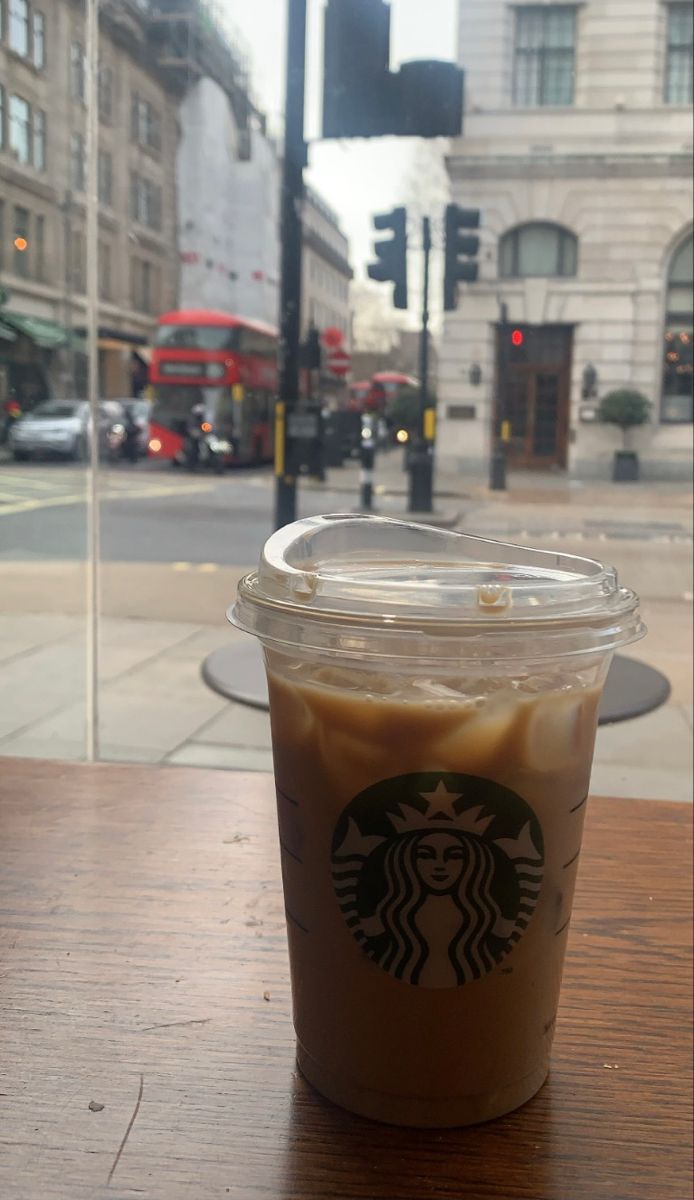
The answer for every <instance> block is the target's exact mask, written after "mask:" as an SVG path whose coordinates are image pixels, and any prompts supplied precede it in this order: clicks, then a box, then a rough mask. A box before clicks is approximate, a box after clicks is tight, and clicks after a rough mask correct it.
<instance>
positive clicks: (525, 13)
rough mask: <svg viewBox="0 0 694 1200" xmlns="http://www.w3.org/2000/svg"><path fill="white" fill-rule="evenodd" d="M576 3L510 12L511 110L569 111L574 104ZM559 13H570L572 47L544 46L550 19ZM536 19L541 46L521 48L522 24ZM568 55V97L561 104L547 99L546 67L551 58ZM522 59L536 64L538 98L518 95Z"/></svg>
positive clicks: (524, 6) (528, 6)
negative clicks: (511, 38) (511, 25)
mask: <svg viewBox="0 0 694 1200" xmlns="http://www.w3.org/2000/svg"><path fill="white" fill-rule="evenodd" d="M578 7H579V5H578V3H566V4H545V5H543V4H522V5H518V6H514V8H513V9H512V13H513V17H512V19H513V22H514V28H513V42H512V52H513V70H512V78H511V102H512V105H513V107H514V108H525V109H534V108H562V109H563V108H572V107H573V105H574V104H575V101H576V59H577V49H578ZM558 12H567V13H570V14H571V16H572V18H573V29H572V41H571V47H570V48H569V47H561V46H548V45H546V37H547V28H548V25H549V18H550V17H551V16H553V15H554V14H555V13H558ZM531 16H535V17H538V18H540V20H541V23H542V31H541V33H542V40H541V45H539V46H537V47H531V46H528V47H523V46H521V45H520V44H519V43H520V33H521V22H522V21H523V19H525V18H530V17H531ZM569 54H570V56H571V69H570V79H571V89H570V91H571V95H570V99H568V100H566V101H563V102H560V101H557V100H552V99H549V100H548V99H546V98H545V93H546V88H547V75H548V70H547V64H548V62H549V61H551V57H552V56H557V55H562V56H564V57H566V56H568V55H569ZM521 58H526V59H528V60H530V59H535V60H536V61H537V95H535V96H534V97H533V99H532V100H525V99H521V98H520V95H519V86H520V85H519V74H520V72H519V65H520V61H521Z"/></svg>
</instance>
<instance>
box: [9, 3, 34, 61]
mask: <svg viewBox="0 0 694 1200" xmlns="http://www.w3.org/2000/svg"><path fill="white" fill-rule="evenodd" d="M8 5H9V14H8V15H9V22H8V24H9V42H10V50H14V51H15V53H16V54H21V55H22V58H28V56H29V4H28V0H8Z"/></svg>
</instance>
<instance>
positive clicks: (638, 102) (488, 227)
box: [439, 0, 694, 478]
mask: <svg viewBox="0 0 694 1200" xmlns="http://www.w3.org/2000/svg"><path fill="white" fill-rule="evenodd" d="M459 61H460V63H461V65H462V66H463V67H464V68H465V71H466V118H465V132H464V137H463V138H461V139H459V140H457V141H454V142H452V143H451V150H450V156H449V158H448V162H447V166H448V172H449V176H450V180H451V191H452V199H453V200H454V201H455V202H456V203H458V204H460V205H461V206H463V207H466V208H478V209H479V210H480V213H481V230H480V238H481V243H482V244H481V249H480V270H479V280H478V282H477V283H476V284H472V285H467V284H465V285H461V287H460V290H459V304H458V308H457V310H456V311H455V312H453V313H451V314H448V315H447V318H446V322H445V329H444V335H443V340H442V351H441V361H440V365H439V409H440V426H439V428H440V438H439V442H440V453H441V454H442V455H446V456H448V457H449V458H450V459H453V460H456V461H458V462H460V463H464V464H466V465H469V466H473V465H474V466H477V467H479V466H480V465H481V464H483V463H485V462H486V461H487V459H488V457H489V453H490V443H491V441H492V438H493V437H494V436H495V435H496V434H497V433H498V432H499V430H500V426H501V422H502V420H506V421H508V422H510V434H511V441H510V446H509V453H510V456H511V460H512V462H514V463H515V464H516V465H518V466H526V467H548V468H554V469H559V470H563V469H568V470H570V471H571V472H573V473H575V474H577V475H583V476H586V477H589V476H606V475H607V474H608V472H609V464H610V462H611V458H612V454H613V451H614V449H615V448H618V447H619V446H620V445H621V434H620V432H619V430H617V429H613V428H612V427H608V426H603V425H600V424H598V423H596V419H595V417H596V408H597V404H598V402H599V399H600V397H601V396H603V395H604V394H605V393H607V392H608V391H610V390H611V389H614V388H617V387H622V386H626V387H630V388H633V389H636V390H638V391H640V392H642V393H643V394H644V395H645V396H646V397H647V398H648V399H649V400H650V401H651V403H652V406H653V408H652V421H651V423H650V424H649V425H647V426H645V427H643V428H642V429H640V430H639V431H638V432H637V433H636V436H635V440H634V446H635V448H637V449H638V450H639V452H640V456H641V461H642V468H643V473H644V475H647V476H651V477H653V478H658V477H663V478H667V477H675V476H684V475H688V474H689V473H690V471H691V463H692V392H691V387H692V278H693V276H694V271H693V270H692V5H691V3H679V2H677V3H663V2H661V0H585V2H584V3H543V2H539V3H538V2H537V0H536V2H535V3H534V4H532V5H526V4H524V3H517V2H516V0H460V43H459Z"/></svg>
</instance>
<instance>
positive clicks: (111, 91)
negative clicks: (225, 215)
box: [0, 0, 178, 401]
mask: <svg viewBox="0 0 694 1200" xmlns="http://www.w3.org/2000/svg"><path fill="white" fill-rule="evenodd" d="M1 4H2V16H3V20H2V21H1V22H0V287H2V289H3V293H4V296H5V299H4V303H3V306H2V308H0V314H4V316H3V325H4V327H5V329H6V330H7V329H9V330H10V334H7V335H6V336H5V338H4V339H3V341H2V342H0V345H3V346H4V351H3V352H0V358H1V359H3V362H4V367H3V371H2V373H1V374H2V380H1V381H0V387H1V388H3V389H4V390H5V392H7V391H8V390H10V389H12V390H14V391H17V393H18V395H19V399H20V401H21V399H22V396H21V394H20V393H21V392H22V391H23V389H25V388H27V389H28V394H27V399H28V400H31V399H34V398H36V397H35V396H34V395H32V394H31V393H32V392H35V390H36V388H39V389H40V388H41V387H43V386H44V385H43V384H42V383H40V382H39V381H38V376H36V374H35V369H36V368H41V370H40V371H39V375H40V374H41V373H42V372H44V371H46V372H47V373H48V375H49V377H50V390H51V391H53V392H54V393H57V394H69V393H72V392H77V393H78V394H79V393H81V392H83V389H84V355H83V354H80V353H79V347H80V346H83V345H84V343H83V340H82V339H83V336H84V332H85V327H86V323H87V322H86V300H85V285H86V268H87V262H86V258H87V251H86V240H85V190H86V187H87V183H88V163H87V158H86V100H87V79H88V71H87V62H86V56H85V22H84V12H83V8H82V6H81V5H80V4H78V3H76V2H73V0H1ZM98 93H99V145H98V160H97V163H96V164H95V170H96V174H97V181H98V194H99V226H98V242H99V246H98V250H99V255H98V273H99V295H100V303H99V314H98V325H99V366H100V386H101V389H102V394H104V395H129V394H131V392H132V390H133V380H134V377H136V376H137V375H138V374H139V375H141V369H142V363H141V361H140V360H139V359H138V358H137V353H138V350H139V349H140V348H141V347H142V346H144V345H145V344H146V343H147V342H148V341H149V340H150V334H151V330H152V327H153V320H154V317H155V316H156V314H157V313H159V312H161V311H162V309H163V308H167V307H171V305H172V304H173V302H174V299H175V296H176V289H177V270H178V265H177V258H176V255H175V253H174V247H175V244H176V189H175V160H176V146H177V141H178V121H177V101H176V97H175V96H174V94H173V93H172V91H171V90H170V88H169V87H168V85H167V83H166V80H165V79H164V78H163V76H162V75H161V73H160V72H159V70H158V68H157V64H156V61H155V60H154V59H153V57H152V55H151V53H150V51H149V48H148V37H147V25H146V19H145V15H144V13H143V10H142V8H141V7H140V6H139V5H137V4H136V3H135V2H134V0H133V2H132V3H131V0H106V3H104V4H103V5H102V6H101V8H100V29H99V81H98ZM12 332H14V333H15V335H16V338H15V341H14V342H12V340H11V336H10V335H11V333H12ZM80 363H81V369H80ZM10 376H11V377H12V379H13V380H14V382H13V383H12V382H11V380H10ZM32 381H33V382H32Z"/></svg>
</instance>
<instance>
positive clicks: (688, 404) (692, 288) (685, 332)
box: [660, 237, 694, 424]
mask: <svg viewBox="0 0 694 1200" xmlns="http://www.w3.org/2000/svg"><path fill="white" fill-rule="evenodd" d="M693 347H694V239H693V238H692V237H689V238H687V240H686V241H685V242H684V244H683V245H682V246H680V247H679V249H677V250H676V251H675V253H674V255H673V257H672V261H671V264H670V270H669V273H668V292H667V316H666V319H665V338H664V347H663V396H662V402H661V408H660V419H661V421H663V422H666V423H669V424H682V423H688V422H690V421H691V420H692V391H693V382H694V373H693V372H694V359H693V357H692V348H693Z"/></svg>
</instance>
